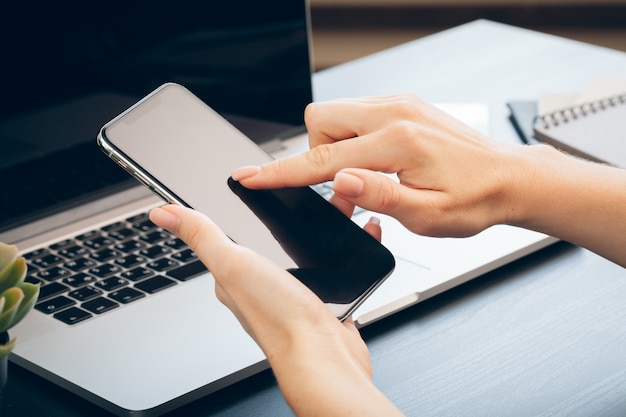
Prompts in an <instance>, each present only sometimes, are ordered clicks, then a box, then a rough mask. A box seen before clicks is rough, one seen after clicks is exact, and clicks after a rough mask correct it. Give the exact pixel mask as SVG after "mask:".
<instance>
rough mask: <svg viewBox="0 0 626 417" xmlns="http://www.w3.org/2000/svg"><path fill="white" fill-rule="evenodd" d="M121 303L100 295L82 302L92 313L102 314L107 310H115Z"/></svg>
mask: <svg viewBox="0 0 626 417" xmlns="http://www.w3.org/2000/svg"><path fill="white" fill-rule="evenodd" d="M119 306H120V305H119V304H117V303H116V302H114V301H111V300H109V299H108V298H104V297H98V298H95V299H93V300H90V301H87V302H84V303H83V304H81V307H82V308H84V309H86V310H89V311H91V312H92V313H96V314H102V313H104V312H106V311H109V310H113V309H114V308H116V307H119Z"/></svg>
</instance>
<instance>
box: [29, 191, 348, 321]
mask: <svg viewBox="0 0 626 417" xmlns="http://www.w3.org/2000/svg"><path fill="white" fill-rule="evenodd" d="M313 189H314V190H315V191H316V192H317V193H319V194H320V195H322V196H323V197H324V198H326V199H328V198H330V195H331V194H332V187H331V185H330V183H323V184H319V185H316V186H314V187H313ZM357 211H360V209H357ZM24 258H25V259H26V262H27V264H28V275H27V277H26V281H28V282H32V283H39V284H41V287H40V293H39V299H38V302H37V304H36V305H35V309H37V310H39V311H41V312H42V313H45V314H49V315H51V316H52V317H54V318H55V319H57V320H60V321H62V322H64V323H66V324H69V325H72V324H76V323H80V322H82V321H85V320H89V319H92V318H94V317H97V316H98V315H100V314H102V313H105V312H107V311H110V310H113V309H115V308H117V307H119V306H121V305H123V304H128V303H132V302H135V301H137V300H141V299H144V298H146V297H148V296H150V295H152V294H154V293H157V292H159V291H161V290H165V289H167V288H170V287H172V286H174V285H177V284H179V283H180V282H183V281H187V280H190V279H192V278H194V277H197V276H199V275H201V274H202V273H204V272H206V270H207V269H206V267H205V266H204V264H203V263H202V262H201V261H200V260H199V259H198V258H197V256H196V255H195V253H194V252H193V251H192V250H191V249H190V248H189V247H188V246H187V245H186V244H185V243H184V242H183V241H182V240H180V239H178V238H177V237H176V236H174V235H172V234H171V233H169V232H167V231H166V230H164V229H162V228H160V227H157V226H156V225H155V224H154V223H152V222H151V221H150V219H149V218H148V214H147V213H143V214H139V215H137V216H133V217H129V218H127V219H126V220H124V221H118V222H115V223H112V224H109V225H107V226H105V227H102V228H100V229H95V230H92V231H89V232H87V233H83V234H81V235H78V236H76V237H74V238H72V239H66V240H63V241H60V242H57V243H55V244H52V245H50V246H49V247H47V248H42V249H37V250H34V251H32V252H29V253H26V254H24Z"/></svg>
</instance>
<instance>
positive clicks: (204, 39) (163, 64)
mask: <svg viewBox="0 0 626 417" xmlns="http://www.w3.org/2000/svg"><path fill="white" fill-rule="evenodd" d="M305 6H306V5H305V3H304V2H301V1H291V0H280V1H274V2H270V3H267V2H259V1H254V0H250V1H248V0H246V1H239V2H219V3H218V2H216V1H208V2H207V1H205V2H200V1H189V0H179V1H175V2H165V1H117V0H115V1H107V2H104V3H98V4H92V3H85V2H78V1H74V2H67V1H66V2H61V3H59V2H38V4H33V3H32V2H11V4H10V5H6V6H5V7H4V8H3V9H4V10H3V15H4V16H5V19H4V23H3V25H2V26H0V42H1V43H2V48H1V50H2V62H3V64H2V65H0V77H1V79H2V82H3V86H2V100H0V144H1V146H2V148H1V149H2V151H1V152H0V179H1V181H2V187H0V201H2V202H3V203H2V204H0V231H4V230H7V229H11V228H13V227H15V226H18V225H23V224H25V223H27V222H29V221H31V220H32V219H35V218H37V217H41V216H42V215H46V214H50V213H54V212H55V211H60V210H65V209H67V208H68V207H72V206H74V207H75V206H77V205H79V204H81V203H82V202H84V201H89V200H93V199H94V198H96V197H98V196H101V195H104V194H106V193H110V192H113V191H118V190H120V189H124V188H127V187H129V186H132V185H135V183H134V180H132V179H129V178H130V177H129V176H128V175H127V174H126V173H125V172H124V171H123V170H122V169H120V168H118V167H117V166H115V164H112V163H111V162H110V161H109V160H108V159H107V158H106V157H105V156H104V155H103V154H102V153H101V151H100V150H99V149H97V146H96V143H95V140H94V138H95V135H96V134H97V132H98V130H99V128H100V127H101V126H102V125H103V124H104V123H105V122H107V121H108V120H110V119H111V118H112V117H114V116H115V115H117V114H119V113H120V112H121V111H123V110H124V109H126V108H127V107H128V106H129V105H130V104H132V103H134V102H135V101H137V100H138V99H139V98H141V97H143V96H144V95H145V94H146V93H148V92H149V91H151V90H153V89H154V88H155V87H157V86H158V85H160V84H162V83H164V82H167V81H173V82H178V83H180V84H183V85H185V86H186V87H188V88H189V89H190V90H192V91H193V92H194V93H195V94H196V95H198V96H200V97H201V98H202V99H203V100H204V101H205V102H207V103H208V104H209V105H211V106H212V107H213V108H215V109H216V110H217V111H219V112H220V113H222V114H223V115H224V116H226V117H227V118H229V119H230V120H231V121H232V122H233V123H234V124H235V125H237V126H238V127H239V128H240V129H241V130H242V131H244V133H246V134H247V135H248V136H250V137H251V138H253V139H254V140H255V141H257V142H262V141H265V140H268V139H272V138H274V137H275V136H276V135H279V134H283V133H284V132H285V130H286V129H287V130H288V128H289V127H291V126H301V125H302V113H303V109H304V107H305V106H306V104H307V103H309V102H310V101H311V84H310V68H311V66H310V60H309V49H308V45H307V35H308V34H307V25H306V18H303V17H305V16H306V10H305ZM8 202H10V203H8Z"/></svg>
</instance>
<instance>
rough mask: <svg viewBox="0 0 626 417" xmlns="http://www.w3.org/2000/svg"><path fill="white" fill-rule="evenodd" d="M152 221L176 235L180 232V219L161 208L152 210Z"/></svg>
mask: <svg viewBox="0 0 626 417" xmlns="http://www.w3.org/2000/svg"><path fill="white" fill-rule="evenodd" d="M149 216H150V221H152V223H154V224H156V225H157V226H160V227H162V228H163V229H165V230H167V231H169V232H171V233H176V230H178V223H179V218H178V216H177V215H176V214H174V213H172V212H171V211H168V210H164V209H163V208H161V207H155V208H153V209H152V210H150V215H149Z"/></svg>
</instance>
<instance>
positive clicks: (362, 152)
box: [233, 95, 626, 266]
mask: <svg viewBox="0 0 626 417" xmlns="http://www.w3.org/2000/svg"><path fill="white" fill-rule="evenodd" d="M305 122H306V124H307V127H308V130H309V137H310V142H311V147H312V149H311V150H310V151H308V152H306V153H303V154H300V155H297V156H294V157H291V158H286V159H282V160H277V161H273V162H271V163H268V164H266V165H263V166H260V167H243V168H240V169H238V170H235V171H234V172H233V178H235V179H237V180H239V181H240V182H241V183H242V184H243V185H245V186H246V187H249V188H274V187H282V186H297V185H305V184H309V185H310V184H316V183H319V182H323V181H328V180H334V185H333V187H334V190H335V195H336V196H337V198H338V199H341V200H342V201H343V204H344V206H346V207H347V206H349V205H352V206H354V205H358V206H361V207H363V208H365V209H369V210H372V211H376V212H380V213H385V214H389V215H391V216H393V217H395V218H396V219H398V220H399V221H400V222H401V223H402V224H404V226H406V227H407V228H408V229H409V230H412V231H413V232H415V233H419V234H422V235H427V236H454V237H463V236H470V235H473V234H476V233H478V232H480V231H482V230H483V229H485V228H487V227H489V226H492V225H495V224H510V225H515V226H520V227H524V228H527V229H531V230H536V231H539V232H543V233H546V234H548V235H552V236H556V237H558V238H560V239H563V240H567V241H570V242H572V243H575V244H578V245H580V246H583V247H586V248H587V249H590V250H592V251H594V252H596V253H598V254H600V255H602V256H604V257H606V258H608V259H610V260H612V261H614V262H617V263H619V264H620V265H622V266H626V251H624V249H623V248H624V247H626V217H625V215H624V207H626V192H624V190H626V170H623V169H618V168H613V167H609V166H605V165H602V164H597V163H592V162H588V161H584V160H582V159H579V158H573V157H571V156H569V155H566V154H564V153H562V152H560V151H558V150H556V149H555V148H553V147H551V146H547V145H533V146H527V145H521V144H514V143H504V142H499V141H495V140H492V139H490V138H488V137H485V136H484V135H482V134H481V133H479V132H477V131H475V130H473V129H471V128H469V127H468V126H466V125H464V124H462V123H461V122H459V121H457V120H455V119H454V118H452V117H450V116H449V115H447V114H445V113H444V112H442V111H441V110H439V109H437V108H435V107H433V106H432V105H430V104H428V103H426V102H424V101H422V100H420V99H418V98H416V97H414V96H411V95H398V96H391V97H366V98H362V99H350V100H333V101H329V102H323V103H314V104H311V105H309V107H308V108H307V109H306V112H305ZM599 134H601V133H599ZM381 173H387V174H395V175H397V181H396V180H395V179H391V178H389V176H388V175H382V174H381Z"/></svg>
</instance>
